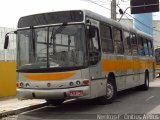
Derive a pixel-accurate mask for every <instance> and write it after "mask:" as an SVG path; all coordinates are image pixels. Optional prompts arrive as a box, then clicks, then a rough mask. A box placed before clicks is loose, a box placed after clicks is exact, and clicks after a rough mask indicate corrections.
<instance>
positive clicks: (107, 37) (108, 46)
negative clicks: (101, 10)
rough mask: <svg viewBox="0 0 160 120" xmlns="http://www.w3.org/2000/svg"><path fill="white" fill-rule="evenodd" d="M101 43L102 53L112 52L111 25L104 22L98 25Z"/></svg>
mask: <svg viewBox="0 0 160 120" xmlns="http://www.w3.org/2000/svg"><path fill="white" fill-rule="evenodd" d="M100 35H101V41H102V43H101V45H102V51H103V52H104V53H113V52H114V49H113V40H112V34H111V27H110V26H108V25H106V24H101V25H100Z"/></svg>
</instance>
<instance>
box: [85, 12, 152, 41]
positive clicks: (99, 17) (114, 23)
mask: <svg viewBox="0 0 160 120" xmlns="http://www.w3.org/2000/svg"><path fill="white" fill-rule="evenodd" d="M83 11H84V13H85V15H87V16H88V17H91V18H93V19H96V20H99V21H102V22H105V23H108V24H110V25H111V26H116V27H118V28H120V29H123V30H126V31H130V32H133V33H136V34H139V35H140V36H143V37H146V38H149V39H153V38H152V36H151V35H149V34H147V33H145V32H143V31H140V30H137V29H134V28H133V27H128V26H125V25H124V24H122V23H120V22H117V21H115V20H113V19H110V18H107V17H105V16H102V15H100V14H97V13H94V12H92V11H89V10H83Z"/></svg>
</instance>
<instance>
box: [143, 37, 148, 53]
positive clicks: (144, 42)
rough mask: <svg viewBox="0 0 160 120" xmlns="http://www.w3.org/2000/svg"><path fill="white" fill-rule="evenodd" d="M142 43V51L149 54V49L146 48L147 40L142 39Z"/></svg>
mask: <svg viewBox="0 0 160 120" xmlns="http://www.w3.org/2000/svg"><path fill="white" fill-rule="evenodd" d="M143 45H144V51H145V55H147V56H148V55H149V49H148V43H147V40H146V39H144V40H143Z"/></svg>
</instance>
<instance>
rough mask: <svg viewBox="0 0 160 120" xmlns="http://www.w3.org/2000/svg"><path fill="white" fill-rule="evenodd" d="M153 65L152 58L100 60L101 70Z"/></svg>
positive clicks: (118, 69) (139, 67) (149, 66)
mask: <svg viewBox="0 0 160 120" xmlns="http://www.w3.org/2000/svg"><path fill="white" fill-rule="evenodd" d="M153 67H154V62H153V60H104V59H103V60H102V71H103V72H108V71H120V70H129V69H144V68H153Z"/></svg>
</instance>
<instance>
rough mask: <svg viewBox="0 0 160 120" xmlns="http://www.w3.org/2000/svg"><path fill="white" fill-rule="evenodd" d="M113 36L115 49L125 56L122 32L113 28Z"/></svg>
mask: <svg viewBox="0 0 160 120" xmlns="http://www.w3.org/2000/svg"><path fill="white" fill-rule="evenodd" d="M112 36H113V40H114V49H115V52H116V53H117V54H123V53H124V48H123V41H122V31H121V30H119V29H117V28H113V29H112Z"/></svg>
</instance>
